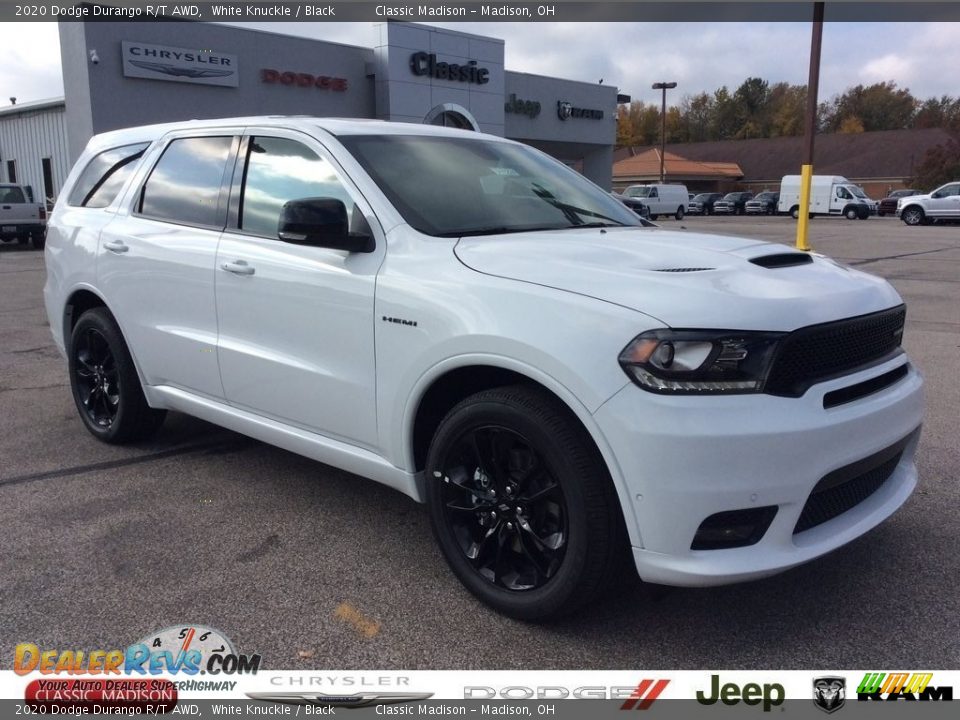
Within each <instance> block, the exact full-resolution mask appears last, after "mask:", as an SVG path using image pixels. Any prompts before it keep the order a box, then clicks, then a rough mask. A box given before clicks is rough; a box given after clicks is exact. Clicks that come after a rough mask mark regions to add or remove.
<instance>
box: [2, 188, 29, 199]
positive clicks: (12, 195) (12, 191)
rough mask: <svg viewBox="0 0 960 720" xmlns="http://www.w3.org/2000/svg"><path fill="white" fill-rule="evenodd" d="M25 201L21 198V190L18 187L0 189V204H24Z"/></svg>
mask: <svg viewBox="0 0 960 720" xmlns="http://www.w3.org/2000/svg"><path fill="white" fill-rule="evenodd" d="M26 201H27V200H26V198H24V197H23V190H21V189H20V188H18V187H0V202H4V203H25V202H26Z"/></svg>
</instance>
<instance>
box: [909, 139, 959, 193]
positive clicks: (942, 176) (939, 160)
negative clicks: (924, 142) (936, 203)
mask: <svg viewBox="0 0 960 720" xmlns="http://www.w3.org/2000/svg"><path fill="white" fill-rule="evenodd" d="M952 180H960V143H958V142H957V141H956V140H950V141H949V142H947V143H945V144H943V145H937V146H936V147H933V148H930V149H929V150H928V151H927V153H926V155H924V158H923V160H922V161H921V162H920V164H919V165H918V166H917V169H916V174H915V176H914V178H913V183H912V184H913V185H914V186H915V187H918V188H920V189H921V190H927V191H929V190H933V189H934V188H936V187H939V186H940V185H943V184H944V183H947V182H950V181H952Z"/></svg>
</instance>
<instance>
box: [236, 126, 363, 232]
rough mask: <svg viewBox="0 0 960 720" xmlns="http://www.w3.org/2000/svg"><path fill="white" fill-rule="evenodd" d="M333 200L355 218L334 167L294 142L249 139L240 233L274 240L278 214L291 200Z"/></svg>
mask: <svg viewBox="0 0 960 720" xmlns="http://www.w3.org/2000/svg"><path fill="white" fill-rule="evenodd" d="M319 197H324V198H334V199H336V200H340V201H341V202H343V204H344V205H345V206H346V208H347V217H348V218H351V227H350V229H351V230H355V229H356V228H355V227H353V222H352V219H353V218H354V216H355V213H354V202H353V200H352V199H351V197H350V194H349V193H348V192H347V189H346V188H345V187H344V186H343V183H341V182H340V179H339V178H338V177H337V174H336V172H335V170H334V168H333V166H332V165H331V164H330V163H329V161H327V160H325V159H323V158H321V157H320V156H319V155H317V154H316V153H315V152H313V150H311V149H310V148H308V147H307V146H306V145H304V144H302V143H299V142H297V141H296V140H288V139H286V138H277V137H265V136H259V137H251V138H250V142H249V147H248V149H247V165H246V170H245V173H244V182H243V190H242V192H241V196H240V230H242V231H243V232H247V233H251V234H254V235H262V236H264V237H269V238H276V237H277V228H278V225H279V222H280V211H281V209H282V208H283V206H284V204H285V203H287V202H289V201H290V200H300V199H303V198H319Z"/></svg>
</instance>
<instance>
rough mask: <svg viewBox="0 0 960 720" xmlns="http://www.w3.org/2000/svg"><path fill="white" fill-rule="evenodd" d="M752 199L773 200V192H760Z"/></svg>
mask: <svg viewBox="0 0 960 720" xmlns="http://www.w3.org/2000/svg"><path fill="white" fill-rule="evenodd" d="M754 200H773V193H760V194H759V195H757V196H756V197H755V198H754Z"/></svg>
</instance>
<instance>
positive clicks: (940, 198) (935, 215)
mask: <svg viewBox="0 0 960 720" xmlns="http://www.w3.org/2000/svg"><path fill="white" fill-rule="evenodd" d="M897 217H898V218H900V219H901V220H903V222H905V223H906V224H907V225H925V224H927V223H930V222H936V221H937V220H957V219H960V181H954V182H950V183H947V184H946V185H941V186H940V187H938V188H937V189H936V190H934V191H933V192H932V193H927V194H926V195H911V196H909V197H905V198H900V199H899V200H897Z"/></svg>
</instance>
